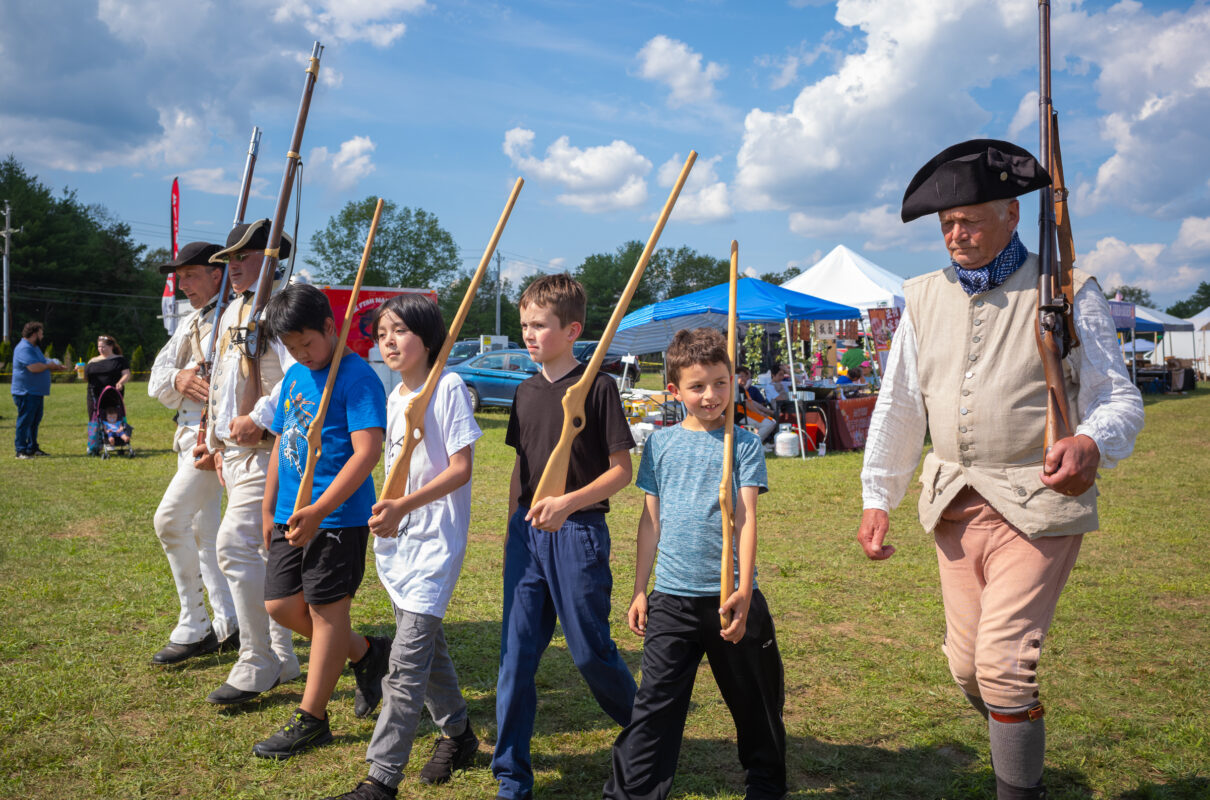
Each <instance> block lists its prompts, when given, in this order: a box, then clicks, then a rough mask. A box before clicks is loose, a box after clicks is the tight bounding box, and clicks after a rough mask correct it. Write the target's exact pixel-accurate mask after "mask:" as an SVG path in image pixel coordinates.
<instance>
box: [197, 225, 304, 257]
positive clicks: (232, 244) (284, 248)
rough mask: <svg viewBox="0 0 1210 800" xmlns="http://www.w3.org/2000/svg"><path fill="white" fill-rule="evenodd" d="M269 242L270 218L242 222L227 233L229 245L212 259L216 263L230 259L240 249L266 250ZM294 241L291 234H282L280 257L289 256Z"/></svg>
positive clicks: (278, 255)
mask: <svg viewBox="0 0 1210 800" xmlns="http://www.w3.org/2000/svg"><path fill="white" fill-rule="evenodd" d="M268 244H269V220H268V219H258V220H256V221H255V222H241V223H240V224H239V225H236V226H235V227H234V228H232V229H231V233H229V234H227V246H226V247H224V248H223V249H222V250H219V251H218V252H217V253H215V254H214V255H213V256H211V258H210V260H211V261H212V262H214V263H216V264H221V263H223V262H224V261H230V260H231V256H232V255H234V254H235V253H238V252H239V251H240V250H264V249H265V247H267V246H268ZM293 245H294V242H293V241H292V240H291V239H290V237H289V236H287V235H285V234H284V233H283V234H282V237H281V248H280V252H279V253H278V254H277V257H278V258H289V257H290V248H291V247H293Z"/></svg>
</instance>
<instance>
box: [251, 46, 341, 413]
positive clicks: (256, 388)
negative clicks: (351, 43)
mask: <svg viewBox="0 0 1210 800" xmlns="http://www.w3.org/2000/svg"><path fill="white" fill-rule="evenodd" d="M323 50H324V49H323V45H321V44H320V43H319V42H316V43H315V45H314V46H313V47H312V48H311V58H310V60H309V61H308V62H307V70H306V73H307V77H306V79H305V82H304V83H303V92H302V100H301V101H300V102H299V105H298V118H297V119H296V120H295V122H294V134H293V135H292V136H291V137H290V150H289V152H287V153H286V170H285V172H284V173H283V174H282V179H281V189H280V190H278V193H277V209H276V210H275V211H274V212H273V219H272V223H271V225H270V227H269V241H268V242H267V243H266V245H265V259H264V261H263V262H262V263H261V268H260V279H259V280H258V281H257V283H256V294H255V295H254V296H253V298H252V311H251V313H250V314H249V315H248V319H247V321H246V322H245V323H244V324H245V326H246V331H245V333H244V359H243V360H244V366H246V367H247V376H248V380H247V381H246V382H245V383H244V390H243V393H242V394H241V395H240V398H239V415H240V416H245V415H247V414H251V413H252V408H253V406H255V405H256V401H257V400H259V399H260V397H261V385H260V384H261V379H260V359H261V356H262V355H264V351H265V344H266V342H264V341H263V337H262V336H261V329H260V328H261V316H262V315H263V314H264V311H265V306H266V305H268V304H269V297H270V296H271V295H272V294H273V273H274V272H275V271H276V270H277V259H278V254H279V253H280V252H281V238H282V230H283V228H284V227H285V224H286V211H287V209H288V208H289V206H290V191H291V190H292V189H293V188H294V176H295V174H296V173H297V171H298V162H299V160H300V158H301V156H300V155H299V151H300V150H301V149H302V137H303V129H304V128H305V127H306V125H307V113H308V112H309V111H310V110H311V94H312V92H314V90H315V81H316V80H317V79H318V78H319V57H320V56H321V55H323ZM294 246H295V247H297V246H298V244H297V242H296V243H295V245H294Z"/></svg>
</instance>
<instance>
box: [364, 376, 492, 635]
mask: <svg viewBox="0 0 1210 800" xmlns="http://www.w3.org/2000/svg"><path fill="white" fill-rule="evenodd" d="M402 391H404V388H403V386H402V384H401V385H400V387H399V389H397V390H395V391H392V392H391V393H390V395H389V396H388V397H387V457H386V475H390V474H391V466H392V465H393V464H394V462H395V459H396V457H397V456H398V455H399V453H400V452H402V450H403V440H404V437H406V436H407V422H406V420H405V419H404V416H403V415H404V412H405V411H406V410H407V405H408V402H410V401H411V399H412V397H414V396H415V393H408V394H406V395H401V394H400V392H402ZM482 435H483V432H482V431H481V430H479V425H478V423H476V422H475V415H474V413H473V412H472V411H471V398H470V394H469V393H468V392H467V390H466V384H465V383H463V382H462V378H460V377H459V376H458V375H456V374H455V373H453V372H443V373H442V374H441V379H440V380H439V381H438V382H437V388H436V390H435V391H434V392H433V399H432V402H430V403H429V407H428V410H427V411H426V412H425V415H424V438H423V439H422V440H421V441H420V443H419V444H418V445H417V446H416V449H415V450H413V451H412V463H411V469H410V471H409V472H408V482H407V490H406V492H405V494H411V493H412V492H415V491H416V490H417V489H419V488H420V487H422V486H424V485H425V484H428V483H430V482H431V481H432V480H433V479H434V478H436V477H437V476H438V475H440V474H441V473H442V472H444V471H445V470H446V468H448V467H449V465H450V456H452V455H453V454H454V453H457V452H458V451H459V450H461V449H462V448H464V447H466V446H467V445H471V446H472V451H471V452H472V455H473V453H474V449H473V446H474V443H475V440H477V439H478V438H479V437H480V436H482ZM470 521H471V482H470V481H469V480H468V481H467V482H466V483H465V484H464V485H462V486H460V487H459V488H457V489H455V490H454V491H452V492H450V493H449V494H447V495H445V496H444V497H439V498H437V499H436V500H434V501H433V502H431V503H429V504H427V505H424V506H421V507H420V508H417V509H415V510H414V511H412V512H411V513H410V514H408V515H406V516H405V517H404V518H403V521H402V522H401V523H400V525H399V535H398V536H397V537H395V538H392V539H383V538H380V537H375V538H374V559H375V562H376V563H377V566H378V577H379V580H381V581H382V585H383V586H384V587H385V588H386V590H387V594H388V595H390V597H391V602H392V603H394V604H395V606H396V607H397V608H402V609H404V610H405V611H410V612H412V613H413V614H427V615H430V616H434V617H444V616H445V612H446V609H447V608H448V607H449V602H450V597H452V596H453V594H454V585H455V584H456V583H457V581H458V575H459V573H461V571H462V560H463V558H464V557H465V556H466V539H467V531H468V530H469V528H470Z"/></svg>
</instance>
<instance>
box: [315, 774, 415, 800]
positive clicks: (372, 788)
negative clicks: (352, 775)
mask: <svg viewBox="0 0 1210 800" xmlns="http://www.w3.org/2000/svg"><path fill="white" fill-rule="evenodd" d="M397 794H398V792H396V791H395V790H393V789H389V788H387V787H386V786H383V785H382V784H381V783H379V782H378V781H376V780H374V779H373V778H366V779H365V780H364V781H362V782H361V783H359V784H357V788H356V789H354V790H353V791H351V792H345V793H344V794H340V795H334V796H332V797H325V798H324V799H323V800H395V796H396V795H397Z"/></svg>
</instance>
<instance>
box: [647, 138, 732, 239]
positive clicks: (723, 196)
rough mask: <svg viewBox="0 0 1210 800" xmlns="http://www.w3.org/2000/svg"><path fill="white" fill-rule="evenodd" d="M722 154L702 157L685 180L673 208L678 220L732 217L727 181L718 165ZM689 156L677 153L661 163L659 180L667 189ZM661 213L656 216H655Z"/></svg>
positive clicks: (658, 182)
mask: <svg viewBox="0 0 1210 800" xmlns="http://www.w3.org/2000/svg"><path fill="white" fill-rule="evenodd" d="M722 158H723V157H722V156H715V157H714V158H700V157H699V158H698V159H697V160H696V161H695V162H694V163H693V169H692V170H690V171H689V177H687V178H686V179H685V185H684V187H683V188H682V189H681V196H680V197H679V198H677V201H676V206H675V207H674V208H673V209H672V218H673V219H676V220H677V221H678V222H689V223H704V222H719V221H721V220H725V219H729V218H730V217H731V203H730V201H729V200H728V192H727V184H726V183H725V182H723V181H721V180H719V178H718V172H717V171H716V169H715V167H717V166H718V163H719V162H720V161H721V160H722ZM684 165H685V159H684V158H682V157H681V154H680V153H677V154H676V155H674V156H673V157H672V158H670V159H668V160H667V161H665V162H664V163H663V164H661V165H660V168H659V170H658V171H657V172H656V183H657V184H659V185H660V186H662V187H663V188H665V189H671V188H672V185H673V184H674V183H676V179H677V176H679V175H680V174H681V168H682V167H683V166H684ZM657 216H658V214H657V215H653V217H652V219H655V218H656V217H657Z"/></svg>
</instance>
